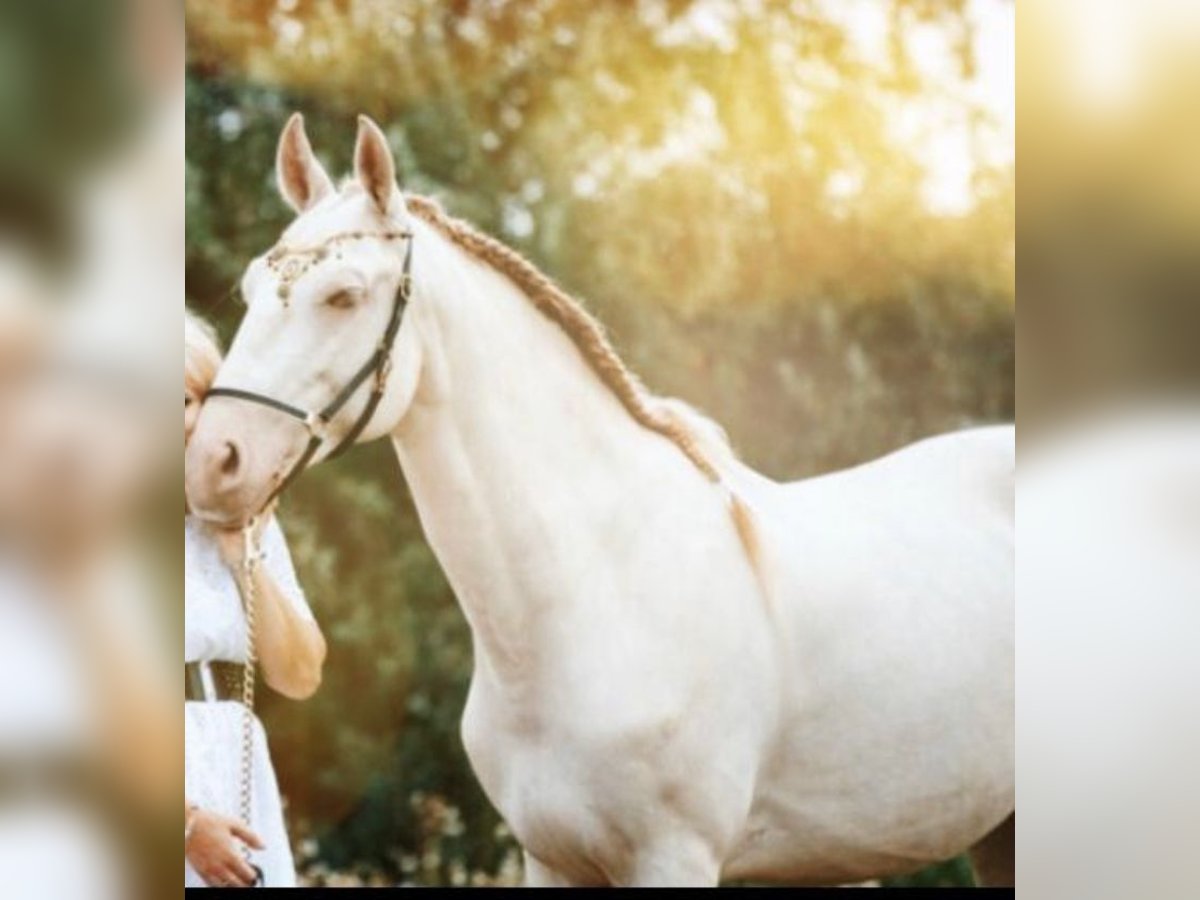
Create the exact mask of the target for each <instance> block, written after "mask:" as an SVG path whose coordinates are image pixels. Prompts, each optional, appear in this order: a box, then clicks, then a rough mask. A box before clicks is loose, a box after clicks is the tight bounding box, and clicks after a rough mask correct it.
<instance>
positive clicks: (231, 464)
mask: <svg viewBox="0 0 1200 900" xmlns="http://www.w3.org/2000/svg"><path fill="white" fill-rule="evenodd" d="M241 464H242V455H241V453H239V452H238V448H237V444H235V443H233V441H226V442H225V455H224V456H223V457H222V459H221V474H222V475H225V476H228V477H232V476H234V475H236V474H237V471H238V468H239V467H240V466H241Z"/></svg>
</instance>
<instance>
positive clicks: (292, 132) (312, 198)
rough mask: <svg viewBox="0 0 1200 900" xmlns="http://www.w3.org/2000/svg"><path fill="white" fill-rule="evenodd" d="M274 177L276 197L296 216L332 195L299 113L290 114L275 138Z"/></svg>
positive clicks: (326, 176)
mask: <svg viewBox="0 0 1200 900" xmlns="http://www.w3.org/2000/svg"><path fill="white" fill-rule="evenodd" d="M275 177H276V180H277V181H278V182H279V193H280V194H282V195H283V199H284V200H286V201H287V202H288V205H289V206H291V208H292V209H294V210H295V211H296V212H298V213H301V212H304V211H305V210H306V209H308V208H309V207H311V206H313V205H314V204H315V203H317V202H318V201H320V200H321V199H322V198H324V197H325V196H326V195H328V194H331V193H333V182H332V181H330V180H329V176H328V175H327V174H325V170H324V169H323V168H321V163H320V161H319V160H318V159H317V157H316V155H315V154H314V153H313V150H312V145H311V144H309V142H308V135H307V134H305V133H304V116H302V115H300V113H292V117H291V118H290V119H288V122H287V125H285V126H283V133H282V134H281V135H280V136H279V150H278V152H277V153H276V156H275Z"/></svg>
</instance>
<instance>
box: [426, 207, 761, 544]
mask: <svg viewBox="0 0 1200 900" xmlns="http://www.w3.org/2000/svg"><path fill="white" fill-rule="evenodd" d="M405 202H406V204H407V206H408V210H409V212H411V213H412V214H413V215H415V216H416V217H417V218H419V219H420V220H421V221H423V222H425V223H426V224H428V225H430V226H431V227H433V228H434V230H436V231H437V232H438V233H439V234H441V235H442V236H443V237H445V238H447V239H448V240H450V241H451V242H452V243H453V244H455V245H456V246H458V247H459V248H461V249H462V250H464V251H466V253H467V254H468V255H470V256H471V257H473V258H474V259H477V260H479V261H480V262H482V263H485V264H486V265H488V266H489V267H491V268H492V269H494V270H495V271H497V272H499V273H500V274H501V275H504V276H505V277H506V278H508V279H509V280H510V281H511V282H512V283H513V284H514V285H516V287H517V288H518V289H519V290H520V291H521V292H522V293H524V294H525V296H527V297H528V298H529V299H530V301H531V302H532V303H533V304H534V306H536V307H537V309H538V310H539V311H540V312H541V313H542V314H543V315H545V316H546V317H548V318H549V319H550V320H551V321H553V322H554V323H556V324H557V325H558V326H559V327H560V328H561V329H562V330H563V331H564V332H565V333H566V335H567V337H569V338H570V339H571V341H572V343H574V344H575V346H576V347H577V348H578V350H579V352H580V353H581V354H582V355H583V358H584V359H585V360H586V361H587V363H588V364H589V365H590V366H591V368H592V369H593V370H594V371H595V373H596V374H597V375H598V376H599V377H600V380H601V381H603V382H604V384H605V385H607V386H608V388H609V389H610V390H611V391H612V392H613V393H614V394H615V395H616V396H617V399H618V400H620V402H621V405H622V406H624V407H625V409H626V410H627V411H628V412H629V414H630V415H631V416H633V418H634V420H635V421H637V422H638V423H639V424H641V425H643V426H644V427H646V428H648V429H650V430H651V431H654V432H656V433H658V434H660V435H662V436H663V437H665V438H666V439H667V440H669V441H671V442H672V443H673V444H675V445H676V446H677V447H679V449H680V450H681V451H682V452H683V454H684V456H686V457H687V458H688V459H689V460H690V461H691V463H692V465H694V466H695V467H696V468H697V469H699V470H700V472H701V473H702V474H703V475H704V476H705V477H706V478H707V479H708V480H709V481H711V482H712V483H714V484H722V485H723V484H724V482H723V479H722V478H721V473H720V471H719V469H718V468H717V463H716V461H715V459H714V455H715V454H713V453H711V452H708V451H710V450H712V449H718V450H719V451H721V452H723V455H726V456H728V457H732V451H731V450H730V449H729V447H728V445H727V444H726V443H724V440H723V438H722V439H718V440H712V439H709V440H707V441H706V440H704V438H703V437H702V436H701V435H700V434H699V433H698V432H697V429H696V428H694V427H693V425H692V424H691V423H692V421H696V422H698V424H700V425H701V426H707V428H706V429H705V430H707V431H711V432H714V433H716V434H723V433H722V432H721V431H720V428H719V427H718V426H716V425H715V424H714V423H710V422H708V421H707V420H706V419H704V418H703V417H702V416H700V414H699V413H696V412H695V411H693V410H691V409H690V408H687V407H686V406H685V404H682V403H680V402H679V401H675V400H668V399H666V398H662V397H657V396H655V395H653V394H651V393H650V392H649V391H647V390H646V388H645V387H644V386H643V385H642V383H641V382H640V381H639V380H638V378H637V376H636V375H634V374H633V373H632V372H631V371H630V370H629V369H628V368H627V367H626V365H625V363H624V362H622V361H621V358H620V357H619V356H618V355H617V352H616V350H614V349H613V346H612V343H611V342H610V341H609V339H608V336H607V335H606V334H605V332H604V328H603V327H602V326H601V325H600V323H599V322H598V321H596V319H595V318H594V317H593V316H592V315H591V314H590V313H588V312H587V310H585V309H584V308H583V306H581V305H580V304H579V302H578V301H576V300H575V299H574V298H572V297H571V296H570V295H568V294H567V293H566V292H565V291H563V290H562V288H560V287H559V286H558V285H556V284H555V283H554V282H553V281H552V280H551V279H550V278H548V277H547V276H546V275H544V274H543V273H542V272H540V271H538V269H537V268H536V267H535V266H534V265H533V264H532V263H530V262H529V261H528V260H526V259H525V258H524V257H523V256H521V255H520V254H519V253H517V252H516V251H515V250H513V249H512V248H511V247H508V246H506V245H505V244H503V243H501V242H500V241H498V240H496V239H495V238H492V237H489V236H488V235H486V234H483V233H482V232H480V231H478V230H477V229H475V228H474V227H473V226H471V225H469V224H468V223H466V222H464V221H462V220H461V219H456V218H454V217H453V216H450V215H449V214H447V213H446V212H445V211H444V210H443V209H442V208H441V206H440V205H439V204H438V203H437V201H435V200H432V199H430V198H428V197H422V196H419V195H415V194H405ZM685 410H686V411H685ZM714 445H717V446H716V447H714ZM725 487H726V491H727V493H728V497H729V504H730V513H731V515H732V516H733V519H734V522H735V524H736V525H737V531H738V535H739V537H740V538H741V541H742V544H743V545H744V546H745V548H746V551H747V553H748V554H749V556H750V559H751V561H752V562H754V563H755V566H756V568H757V564H758V557H759V548H758V541H757V538H756V535H755V528H754V525H753V518H752V516H751V513H750V510H749V508H748V507H747V506H746V505H745V503H744V502H743V501H742V500H741V498H739V497H738V496H736V495H735V494H734V493H733V491H732V490H730V489H729V488H728V486H727V485H726V486H725Z"/></svg>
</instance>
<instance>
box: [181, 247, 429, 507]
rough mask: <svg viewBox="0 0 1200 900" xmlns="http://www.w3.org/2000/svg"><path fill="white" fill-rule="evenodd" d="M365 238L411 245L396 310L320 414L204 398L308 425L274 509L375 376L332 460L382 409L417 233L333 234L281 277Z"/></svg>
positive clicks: (250, 396)
mask: <svg viewBox="0 0 1200 900" xmlns="http://www.w3.org/2000/svg"><path fill="white" fill-rule="evenodd" d="M367 237H379V238H383V239H384V240H396V239H400V238H403V239H405V240H407V241H408V246H407V248H406V249H405V251H404V269H403V271H402V273H401V275H400V284H399V285H398V286H397V287H396V294H395V297H394V298H393V301H392V312H391V316H390V318H389V319H388V323H387V327H386V328H385V329H384V331H383V335H382V337H381V338H380V339H379V343H378V344H377V345H376V347H375V352H374V353H372V354H371V357H370V358H369V359H368V360H367V361H366V362H365V363H363V364H362V366H361V367H360V368H359V370H358V371H357V372H356V373H355V374H354V377H353V378H351V379H350V381H349V382H347V383H346V386H345V387H343V388H342V389H341V390H340V391H339V392H338V394H337V396H335V397H334V398H333V399H332V400H331V401H330V402H329V403H328V404H327V405H326V406H325V407H323V408H322V409H320V410H318V411H312V410H306V409H301V408H300V407H298V406H292V405H291V404H290V403H284V402H283V401H282V400H276V399H275V398H274V397H268V396H267V395H266V394H259V393H256V392H254V391H247V390H243V389H241V388H236V387H219V386H218V387H213V388H210V389H209V391H208V393H207V394H205V396H204V401H205V402H206V403H207V402H208V400H209V399H210V398H212V397H231V398H233V399H235V400H244V401H247V402H249V403H257V404H258V405H260V406H266V407H269V408H270V409H274V410H277V411H278V412H281V413H284V414H286V415H289V416H291V417H292V418H293V419H298V420H300V421H301V422H302V423H303V424H304V427H305V428H307V429H308V435H309V437H308V445H307V446H306V447H305V448H304V452H303V453H301V454H300V457H299V459H297V460H296V462H295V464H294V465H293V466H292V468H291V470H290V471H289V472H288V474H287V477H286V478H284V479H283V481H281V482H280V483H279V486H278V487H277V488H276V489H275V490H274V491H273V492H272V494H271V496H270V497H268V498H267V502H266V504H264V506H267V505H270V503H271V501H272V500H274V499H275V498H276V497H278V496H279V495H280V494H282V493H283V492H284V490H286V489H287V487H288V486H289V485H290V484H291V483H292V482H293V481H295V479H296V478H297V477H298V476H299V475H300V473H301V472H303V471H304V469H305V468H306V467H307V466H308V464H309V463H310V462H311V461H312V459H313V457H314V456H316V455H317V451H319V450H320V449H321V446H322V445H323V444H324V443H325V441H326V439H327V438H328V428H329V424H330V422H332V421H333V418H334V417H335V416H336V415H337V414H338V413H339V412H341V410H342V407H344V406H345V405H346V404H347V403H349V402H350V398H351V397H353V396H354V395H355V393H357V392H358V389H359V388H360V387H362V385H363V383H364V382H365V381H367V379H369V378H372V377H374V380H375V383H374V385H373V386H372V388H371V394H370V396H369V397H368V398H367V403H366V406H364V407H363V411H362V413H361V414H360V415H359V417H358V419H357V420H356V421H355V423H354V425H353V426H352V427H351V428H350V430H349V431H348V432H346V435H345V436H344V437H343V438H342V439H341V440H340V441H338V443H337V445H336V446H335V447H334V448H333V450H332V451H331V452H330V454H329V456H328V458H329V459H333V458H334V457H336V456H340V455H341V454H342V453H344V452H345V451H346V450H348V449H349V448H350V446H351V445H352V444H353V443H354V442H355V441H356V440H357V439H358V436H359V435H360V434H362V432H363V429H364V428H366V427H367V425H368V424H369V423H370V421H371V419H372V417H373V416H374V415H375V410H376V409H377V408H378V407H379V403H380V401H381V400H382V399H383V394H384V388H385V385H386V382H387V378H388V375H389V374H390V373H391V370H392V344H393V343H394V342H395V340H396V333H397V332H398V331H399V330H400V322H401V320H402V319H403V316H404V310H405V308H406V307H407V306H408V303H409V300H410V299H411V296H412V252H413V235H412V232H411V231H385V232H380V233H377V234H374V233H371V232H362V231H354V232H347V233H346V234H339V235H334V236H333V237H332V238H330V239H329V240H327V241H326V242H325V244H324V245H322V246H321V247H319V248H315V249H312V250H301V251H297V253H298V254H300V255H302V256H305V257H308V258H309V259H308V261H307V262H306V263H304V264H302V265H301V266H299V267H294V266H293V267H285V268H284V269H283V270H282V274H283V277H284V278H285V279H287V280H288V282H290V281H294V280H295V279H296V278H298V277H299V276H300V275H302V274H304V273H305V272H307V271H308V269H309V268H310V267H311V266H312V265H313V264H314V263H316V262H320V261H321V260H323V259H324V258H325V256H326V253H327V250H326V247H327V246H328V245H329V244H334V243H338V242H341V241H346V240H360V239H362V238H367ZM286 256H288V254H287V253H286V252H282V251H273V252H272V253H271V254H270V255H269V256H268V264H270V265H272V267H273V268H274V267H275V266H276V265H278V264H279V261H280V260H282V259H284V258H285V257H286ZM289 291H290V283H281V284H280V289H279V297H280V299H281V300H283V301H284V302H285V303H286V301H287V297H288V293H289Z"/></svg>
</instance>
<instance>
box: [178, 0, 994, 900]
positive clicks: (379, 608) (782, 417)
mask: <svg viewBox="0 0 1200 900" xmlns="http://www.w3.org/2000/svg"><path fill="white" fill-rule="evenodd" d="M186 17H187V66H186V105H187V149H186V158H187V174H186V186H187V189H186V210H187V238H186V276H187V277H186V289H187V302H188V304H189V305H190V306H191V307H192V308H193V309H195V310H196V311H197V312H199V313H201V314H202V315H204V316H206V317H208V318H209V319H210V320H212V321H213V322H214V323H215V324H217V325H218V327H219V329H220V331H221V332H222V334H223V336H224V338H225V339H226V341H228V339H229V337H230V336H231V335H232V334H233V332H234V330H235V329H236V326H237V322H238V319H239V316H240V312H241V310H240V306H239V303H238V301H237V299H236V296H235V295H234V293H233V288H234V286H235V285H236V283H237V281H238V279H239V277H240V275H241V272H242V270H243V268H244V267H245V266H246V264H247V263H248V261H249V260H250V259H251V258H252V257H253V256H255V255H257V254H259V253H261V252H263V251H264V250H265V249H266V248H268V247H269V246H270V245H271V244H273V243H274V242H275V240H276V238H277V236H278V234H279V233H280V231H281V230H282V229H283V227H284V225H285V224H286V222H287V221H288V218H289V213H288V211H287V210H286V208H285V206H284V205H283V203H282V201H281V200H280V199H279V198H278V197H277V195H276V193H275V189H274V150H275V142H276V140H277V138H278V135H279V132H280V129H281V128H282V125H283V123H284V121H285V119H286V117H287V115H288V114H289V113H290V112H291V111H293V110H296V109H299V110H302V111H303V112H304V113H305V115H306V120H307V126H308V133H309V135H310V137H311V139H312V142H313V145H314V147H315V149H316V151H317V153H318V155H319V156H320V157H321V158H322V160H323V161H324V163H325V164H326V166H327V168H329V170H330V171H331V172H345V171H347V170H348V168H349V163H350V153H351V150H352V145H353V135H354V117H355V115H356V114H357V113H359V112H366V113H369V114H370V115H372V116H373V117H375V118H376V119H377V120H378V121H379V122H380V123H381V124H382V125H383V127H384V129H385V131H386V132H387V135H388V137H389V140H390V141H391V144H392V147H393V149H394V151H395V153H396V155H397V157H398V159H399V162H400V167H401V170H402V177H403V182H404V186H405V188H406V189H407V190H410V191H415V192H418V193H425V194H431V195H434V196H436V197H438V198H439V199H440V200H441V201H442V202H443V204H444V205H445V206H446V207H447V208H448V209H449V210H450V211H451V212H452V213H455V214H457V215H460V216H463V217H465V218H467V219H469V220H470V221H472V222H474V223H476V224H477V225H478V226H480V227H481V228H483V229H484V230H486V231H488V232H489V233H492V234H494V235H497V236H499V237H500V238H502V239H503V240H504V241H506V242H507V243H509V244H511V245H512V246H514V247H516V248H518V249H520V250H521V251H522V252H523V253H525V254H527V255H528V257H529V258H530V259H532V260H533V261H534V262H535V263H536V264H537V265H538V266H539V267H540V268H542V269H543V270H544V271H546V272H547V273H549V274H551V275H552V276H553V277H554V278H555V279H557V280H558V281H559V282H560V283H561V284H562V285H563V286H564V287H565V288H566V289H567V290H568V291H570V292H571V293H573V294H575V295H576V296H579V297H581V298H583V299H584V300H585V301H586V302H587V304H588V306H589V307H590V308H591V309H592V310H593V311H594V312H595V313H596V315H597V316H598V317H599V319H600V320H601V321H603V322H604V323H605V324H606V326H607V327H608V329H609V331H610V333H611V335H612V337H613V339H614V342H615V344H616V346H617V347H618V349H619V350H620V352H621V353H622V355H623V356H624V357H625V359H626V360H627V361H628V363H629V364H630V365H631V367H632V368H633V369H634V371H636V372H638V373H639V374H640V375H641V376H642V377H643V378H644V380H645V381H646V382H647V384H648V385H649V386H650V388H651V389H653V390H655V391H658V392H662V393H666V394H671V395H676V396H680V397H683V398H685V399H686V400H688V401H690V402H692V403H694V404H695V405H697V406H698V407H699V408H701V409H702V410H704V411H705V412H707V413H709V414H711V415H712V416H714V417H715V418H716V419H717V420H718V421H719V422H721V423H722V424H723V425H724V426H725V427H726V428H727V429H728V430H729V432H730V436H731V438H732V439H733V442H734V445H735V446H736V448H737V449H738V451H739V452H740V454H741V455H742V457H743V458H744V459H745V460H747V461H748V462H749V463H751V464H753V465H754V466H756V467H758V468H760V469H761V470H762V471H764V472H766V473H767V474H769V475H771V476H773V477H776V478H780V479H793V478H800V477H804V476H807V475H812V474H815V473H818V472H823V471H827V470H830V469H833V468H836V467H841V466H846V465H850V464H853V463H856V462H859V461H862V460H866V459H868V458H871V457H874V456H877V455H880V454H882V453H884V452H886V451H889V450H891V449H894V448H896V447H899V446H900V445H902V444H904V443H906V442H909V441H912V440H914V439H917V438H920V437H923V436H925V435H929V434H934V433H937V432H941V431H947V430H951V429H956V428H960V427H964V426H967V425H971V424H976V423H982V422H995V421H1011V420H1012V419H1013V416H1014V392H1015V388H1014V373H1013V366H1014V274H1015V273H1014V269H1015V246H1014V224H1015V223H1014V216H1015V194H1014V192H1015V185H1014V103H1013V90H1014V85H1013V81H1014V46H1013V43H1014V7H1013V4H1012V3H1010V2H1006V0H836V2H834V0H795V2H791V3H783V2H778V3H777V2H766V0H762V2H734V0H670V2H668V0H637V2H632V0H631V2H613V3H604V4H582V3H575V2H568V0H525V2H504V0H491V2H471V0H457V2H424V0H390V2H389V0H196V2H189V3H187V4H186ZM280 518H281V521H282V524H283V527H284V529H285V531H286V532H287V534H288V536H289V540H290V543H291V547H292V550H293V553H294V555H295V557H296V562H297V566H298V569H299V573H300V578H301V581H302V583H303V584H304V586H305V588H306V590H307V593H308V595H309V599H310V602H311V603H312V605H313V607H314V609H315V611H316V614H317V616H318V618H319V619H320V621H321V623H322V625H323V627H324V629H325V632H326V634H327V636H328V637H329V639H330V656H329V662H328V665H327V667H326V678H325V682H324V684H323V686H322V688H321V691H320V693H319V694H318V695H317V696H316V697H315V698H314V699H313V700H311V701H308V702H307V703H304V704H300V705H297V704H292V703H289V702H288V701H285V700H281V699H277V698H268V699H266V700H265V701H263V703H262V709H263V718H264V720H265V722H266V725H267V731H268V734H269V735H270V740H271V745H272V750H273V756H274V758H275V761H276V766H277V770H278V773H279V778H280V782H281V786H282V790H283V793H284V794H285V797H286V803H287V812H288V816H289V819H290V825H291V828H292V831H293V834H294V837H295V841H296V847H297V858H298V862H299V863H300V865H301V866H302V868H303V870H304V874H305V877H306V878H307V879H308V880H309V881H310V882H312V883H328V884H356V883H395V882H397V881H403V882H407V883H416V884H467V883H484V884H486V883H494V882H502V883H503V882H511V881H514V880H516V879H517V878H518V877H519V856H518V854H517V852H516V848H515V845H514V843H513V841H512V839H511V837H510V835H509V834H508V833H507V831H506V830H505V828H504V826H503V824H502V823H501V822H500V820H499V819H498V817H497V816H496V814H495V812H494V811H493V810H492V809H491V808H490V806H489V805H488V803H487V801H486V799H485V798H484V796H483V794H482V792H481V791H480V789H479V788H478V786H477V784H476V782H475V779H474V776H473V775H472V773H471V771H470V768H469V766H468V764H467V761H466V759H465V756H464V754H463V751H462V747H461V742H460V739H459V736H458V721H459V716H460V713H461V708H462V703H463V701H464V699H465V695H466V685H467V680H468V677H469V673H470V667H471V658H470V647H469V636H468V631H467V627H466V624H465V622H464V621H463V619H462V617H461V615H460V613H459V612H458V609H457V607H456V606H455V603H454V599H453V597H452V595H451V593H450V591H449V589H448V587H447V585H446V583H445V581H444V579H443V577H442V574H441V572H440V570H439V568H438V564H437V562H436V560H435V559H434V558H433V556H432V554H431V553H430V551H429V549H428V547H427V546H426V545H425V543H424V541H423V540H422V537H421V533H420V529H419V525H418V522H417V519H416V515H415V512H414V509H413V507H412V504H411V501H410V499H409V497H408V494H407V491H406V490H405V488H404V486H403V483H402V481H401V479H400V473H399V470H398V467H397V465H396V463H395V461H394V457H393V455H392V451H391V449H390V447H389V446H388V445H387V444H386V442H380V443H377V444H375V445H373V446H370V447H366V448H360V449H358V450H356V451H355V452H353V453H352V454H350V455H349V456H348V457H346V458H345V459H344V460H342V461H339V462H337V463H331V464H329V465H326V466H322V467H320V468H319V469H317V470H314V471H312V472H310V473H308V474H307V475H306V476H305V477H304V478H303V479H301V480H300V482H299V483H298V484H297V485H296V486H295V488H294V489H293V490H292V491H291V492H290V493H289V496H288V497H287V499H286V501H285V503H284V505H283V507H282V509H281V512H280ZM946 727H953V723H946ZM919 739H920V738H919V736H914V740H915V741H917V740H919ZM896 883H901V884H903V883H909V884H966V883H970V875H969V873H968V871H967V869H966V866H965V864H964V863H963V862H962V861H961V860H955V861H949V862H948V863H947V864H945V865H942V866H938V867H934V868H932V869H930V870H928V871H926V872H923V873H920V874H918V875H916V876H914V877H912V878H909V879H901V880H898V881H897V882H896Z"/></svg>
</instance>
